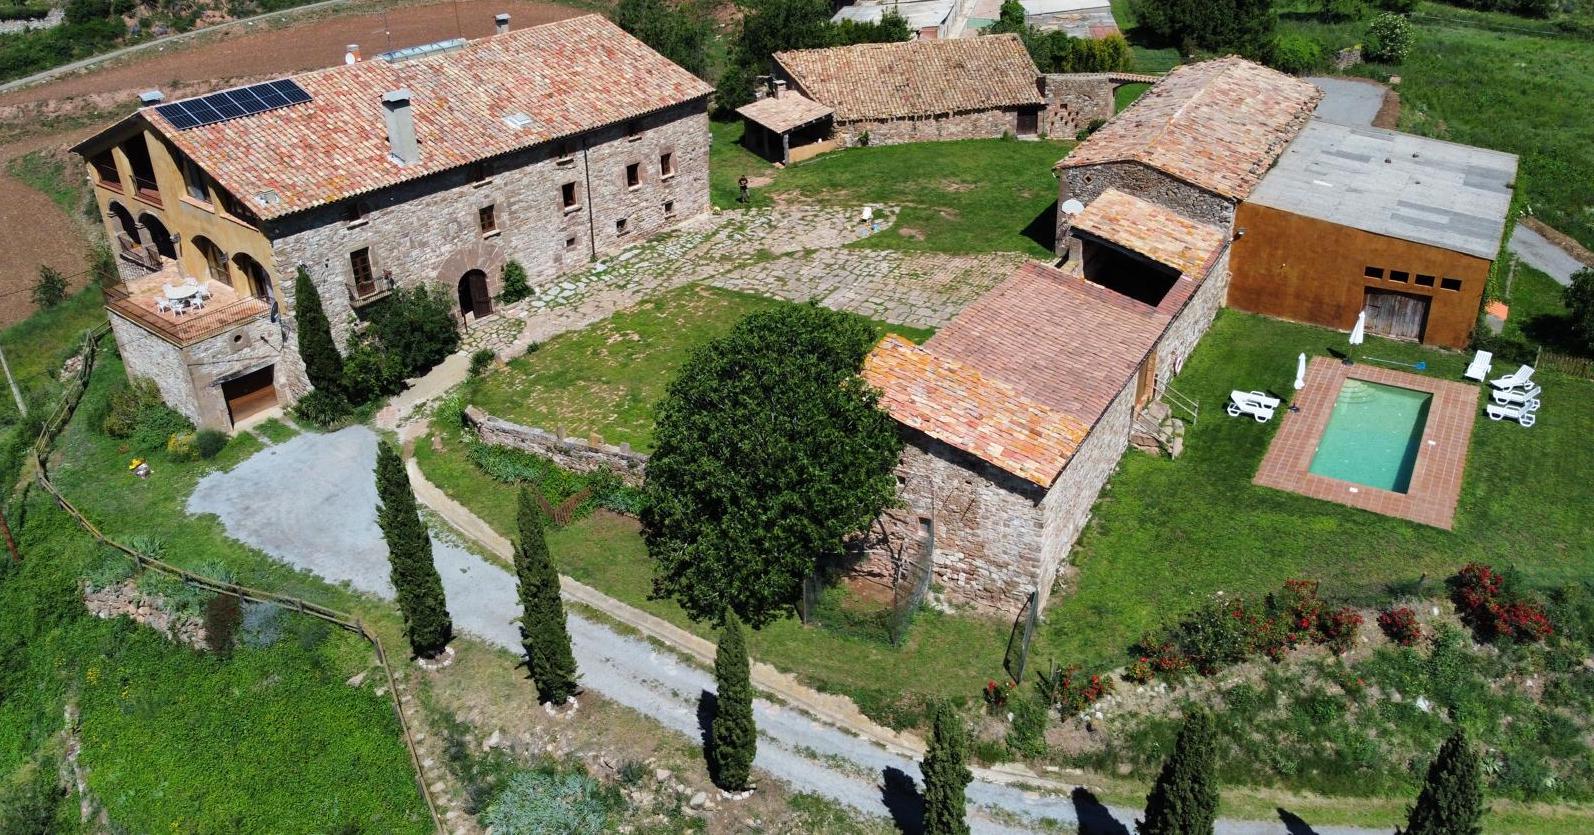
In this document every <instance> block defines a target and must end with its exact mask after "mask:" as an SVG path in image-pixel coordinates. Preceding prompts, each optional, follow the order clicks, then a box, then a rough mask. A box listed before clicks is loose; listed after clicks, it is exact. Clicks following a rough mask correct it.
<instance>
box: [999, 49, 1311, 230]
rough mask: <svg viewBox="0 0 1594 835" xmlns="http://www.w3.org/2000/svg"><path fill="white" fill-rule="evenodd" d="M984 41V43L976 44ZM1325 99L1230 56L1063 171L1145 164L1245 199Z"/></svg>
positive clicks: (1199, 71) (1165, 93)
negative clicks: (1075, 168) (1102, 165)
mask: <svg viewBox="0 0 1594 835" xmlns="http://www.w3.org/2000/svg"><path fill="white" fill-rule="evenodd" d="M976 40H978V39H976ZM1322 95H1323V91H1321V90H1319V89H1317V88H1316V87H1315V86H1313V85H1312V84H1311V83H1309V82H1306V81H1302V80H1301V79H1298V78H1294V77H1291V76H1288V75H1285V74H1284V73H1281V72H1278V71H1277V70H1272V69H1268V68H1267V67H1264V66H1262V65H1260V64H1254V63H1252V62H1250V61H1247V60H1245V59H1243V58H1238V57H1234V56H1230V57H1228V58H1219V59H1217V60H1214V61H1203V62H1201V63H1199V64H1187V65H1185V66H1182V67H1179V68H1177V69H1175V70H1174V71H1173V72H1171V73H1169V74H1168V75H1167V76H1166V77H1165V78H1163V79H1162V80H1161V81H1159V82H1157V84H1156V85H1154V86H1153V87H1152V88H1151V89H1150V90H1148V91H1147V92H1146V94H1145V95H1144V96H1141V97H1140V100H1139V101H1137V102H1135V103H1134V105H1133V106H1131V107H1129V108H1128V109H1126V110H1124V111H1123V112H1122V113H1119V114H1118V115H1117V116H1114V117H1113V118H1112V119H1110V120H1108V122H1107V124H1106V125H1104V126H1102V128H1101V129H1100V130H1098V131H1096V132H1095V133H1094V134H1092V135H1091V137H1090V138H1089V139H1087V140H1085V141H1084V142H1082V143H1080V144H1079V145H1078V146H1077V147H1075V148H1074V150H1073V151H1072V152H1071V153H1070V154H1069V155H1068V156H1067V157H1066V158H1064V159H1063V160H1062V161H1061V162H1059V163H1058V164H1057V165H1058V166H1059V167H1063V168H1071V167H1076V166H1081V165H1096V164H1099V163H1104V162H1126V161H1133V162H1139V163H1142V164H1144V165H1148V166H1151V167H1152V168H1155V169H1158V170H1159V171H1163V172H1166V173H1168V174H1170V175H1172V176H1175V177H1178V178H1179V179H1181V180H1185V181H1186V182H1189V183H1191V184H1193V185H1196V186H1200V187H1201V188H1204V189H1207V190H1208V191H1211V192H1213V193H1216V194H1219V195H1222V196H1224V197H1232V198H1237V199H1238V198H1244V197H1245V196H1246V195H1248V194H1250V193H1251V189H1252V188H1253V187H1255V186H1256V184H1257V182H1258V181H1259V180H1261V179H1262V175H1263V174H1266V173H1267V170H1268V167H1269V166H1271V165H1272V164H1273V161H1274V160H1275V159H1277V158H1278V156H1279V154H1280V153H1282V152H1283V151H1284V147H1285V146H1286V145H1288V144H1289V142H1290V140H1291V139H1293V138H1294V137H1295V135H1296V134H1297V133H1299V132H1300V130H1301V128H1303V127H1305V125H1306V122H1307V120H1308V119H1309V118H1310V117H1311V115H1312V109H1313V108H1314V107H1316V106H1317V100H1318V99H1320V98H1322Z"/></svg>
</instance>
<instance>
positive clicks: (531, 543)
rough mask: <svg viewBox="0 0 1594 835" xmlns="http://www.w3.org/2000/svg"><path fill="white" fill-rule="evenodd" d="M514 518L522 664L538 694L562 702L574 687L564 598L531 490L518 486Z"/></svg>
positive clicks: (573, 665) (574, 670)
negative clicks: (522, 651)
mask: <svg viewBox="0 0 1594 835" xmlns="http://www.w3.org/2000/svg"><path fill="white" fill-rule="evenodd" d="M517 509H518V512H517V514H516V517H515V520H516V522H517V523H519V526H520V542H519V543H517V544H516V545H515V578H516V579H517V580H518V581H519V586H520V611H521V616H520V644H521V646H523V647H525V648H526V669H527V670H529V671H530V672H531V680H532V682H534V683H535V684H536V685H537V698H539V699H540V700H542V701H544V702H551V703H553V704H564V702H565V700H566V699H568V698H570V696H571V694H573V693H575V692H576V658H575V656H574V655H573V654H571V652H570V632H569V631H568V630H567V629H566V628H565V604H564V601H562V600H560V598H559V572H558V571H557V570H555V569H554V565H553V559H552V558H550V557H549V556H548V541H547V540H546V539H545V538H544V537H543V527H542V511H541V510H540V509H539V508H538V507H537V506H536V505H535V504H534V503H533V502H532V500H531V492H530V491H529V490H527V489H526V488H525V487H521V488H520V497H519V502H518V508H517Z"/></svg>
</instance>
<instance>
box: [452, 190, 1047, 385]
mask: <svg viewBox="0 0 1594 835" xmlns="http://www.w3.org/2000/svg"><path fill="white" fill-rule="evenodd" d="M896 214H897V213H896V210H895V209H893V208H884V209H878V210H876V212H875V218H874V222H873V225H872V226H871V225H870V224H866V223H864V222H863V221H862V220H861V212H860V210H859V209H837V208H821V207H811V206H785V207H778V208H769V209H747V210H739V211H726V212H719V213H713V214H706V215H703V216H701V217H697V218H693V219H692V220H690V221H688V222H686V223H685V224H683V225H682V226H681V228H679V229H677V230H676V231H674V232H672V233H671V234H669V235H665V236H663V237H660V238H656V239H654V240H652V241H648V242H646V243H643V244H639V245H638V246H635V247H632V248H630V249H627V250H624V251H622V252H620V253H618V254H617V255H615V256H614V257H613V258H609V259H606V260H604V261H603V262H600V263H597V264H593V265H591V266H589V267H587V268H586V269H584V270H581V271H578V272H574V273H570V274H568V275H565V276H561V277H560V278H558V279H557V280H555V281H552V282H549V283H547V284H545V285H542V286H540V287H537V288H534V289H535V293H534V295H533V296H532V297H531V298H529V299H527V300H526V301H524V302H521V303H519V304H517V305H515V306H512V307H508V308H505V309H504V310H503V311H502V312H501V314H500V315H499V316H498V317H496V318H495V319H493V320H490V321H488V322H484V323H483V324H482V325H481V326H479V327H478V328H475V329H473V330H472V331H471V334H470V335H469V336H467V338H466V341H465V347H466V348H468V349H469V350H476V349H477V348H481V347H489V348H494V349H497V350H498V351H499V352H500V355H502V356H510V355H513V354H516V353H519V352H520V351H523V350H524V349H525V347H526V346H527V345H529V344H530V343H532V342H540V341H543V340H546V339H548V338H549V337H552V336H554V335H557V334H559V333H563V332H565V331H569V330H575V329H578V328H582V327H585V326H587V325H589V324H591V323H593V322H596V321H598V320H600V319H603V318H605V317H607V316H609V315H610V314H612V313H614V312H615V311H617V310H622V309H624V308H626V307H630V306H631V305H633V304H636V303H637V302H638V301H641V300H642V299H645V298H647V297H649V296H653V295H656V294H658V293H661V292H663V291H665V290H669V289H672V288H675V287H679V286H681V285H683V284H689V283H692V282H702V283H705V284H710V285H713V286H716V287H722V288H725V289H729V290H739V291H742V292H748V293H758V294H762V295H767V296H773V297H777V298H783V299H788V300H790V301H809V300H814V301H818V302H819V303H820V304H823V305H825V306H827V307H831V308H835V309H838V310H848V311H852V312H854V313H859V314H862V315H864V316H868V317H870V318H872V319H879V320H883V321H887V322H892V323H894V324H900V325H911V326H915V327H932V328H936V327H941V326H943V325H945V324H946V323H947V322H948V321H950V320H951V318H952V317H953V316H955V315H957V313H958V311H960V310H962V309H963V308H964V307H965V306H967V305H968V304H969V303H970V302H972V301H973V300H974V299H976V298H978V297H979V296H980V295H981V294H982V293H984V292H985V291H986V290H989V289H990V288H991V287H993V286H995V285H996V284H997V283H998V282H1000V281H1001V280H1002V279H1004V278H1006V277H1007V276H1008V275H1009V274H1010V273H1011V272H1012V270H1013V268H1014V267H1016V266H1017V265H1018V264H1020V263H1022V262H1023V261H1024V260H1025V258H1024V256H1023V255H1020V254H1017V253H994V254H982V255H947V254H941V253H929V252H897V251H892V250H877V249H852V248H848V247H847V244H850V243H853V242H855V241H858V240H861V239H863V238H866V237H868V236H869V235H871V234H874V233H876V232H879V231H882V230H884V229H888V228H890V226H891V223H892V222H893V221H894V220H895V219H896ZM521 323H524V324H523V325H522V324H521Z"/></svg>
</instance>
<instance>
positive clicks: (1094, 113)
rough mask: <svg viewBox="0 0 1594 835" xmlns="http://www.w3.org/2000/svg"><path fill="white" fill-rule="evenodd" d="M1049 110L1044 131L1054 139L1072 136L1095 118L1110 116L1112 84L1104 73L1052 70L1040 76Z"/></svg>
mask: <svg viewBox="0 0 1594 835" xmlns="http://www.w3.org/2000/svg"><path fill="white" fill-rule="evenodd" d="M1041 79H1042V91H1041V92H1042V95H1044V96H1045V97H1046V111H1045V112H1044V113H1042V114H1041V130H1042V131H1044V132H1045V133H1046V135H1047V136H1050V137H1052V138H1054V139H1073V138H1074V137H1075V136H1076V135H1078V133H1079V132H1080V131H1082V130H1084V129H1085V128H1086V127H1087V126H1088V125H1089V124H1090V123H1091V120H1093V119H1103V120H1105V119H1111V118H1112V115H1113V108H1114V107H1115V100H1114V98H1113V83H1112V81H1111V80H1109V79H1108V78H1107V76H1106V74H1104V73H1052V74H1050V75H1044V76H1041Z"/></svg>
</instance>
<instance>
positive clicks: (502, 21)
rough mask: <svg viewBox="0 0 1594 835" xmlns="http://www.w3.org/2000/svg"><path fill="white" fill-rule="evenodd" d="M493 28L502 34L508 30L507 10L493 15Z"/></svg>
mask: <svg viewBox="0 0 1594 835" xmlns="http://www.w3.org/2000/svg"><path fill="white" fill-rule="evenodd" d="M493 24H494V29H495V30H496V31H497V33H498V34H500V35H502V34H504V33H505V32H508V31H509V12H499V13H498V14H497V15H495V16H494V17H493Z"/></svg>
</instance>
